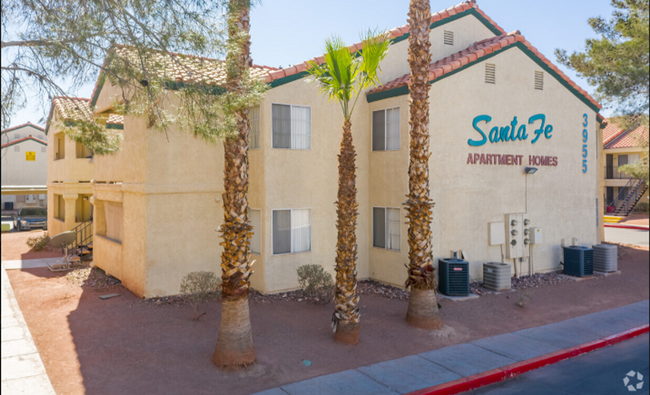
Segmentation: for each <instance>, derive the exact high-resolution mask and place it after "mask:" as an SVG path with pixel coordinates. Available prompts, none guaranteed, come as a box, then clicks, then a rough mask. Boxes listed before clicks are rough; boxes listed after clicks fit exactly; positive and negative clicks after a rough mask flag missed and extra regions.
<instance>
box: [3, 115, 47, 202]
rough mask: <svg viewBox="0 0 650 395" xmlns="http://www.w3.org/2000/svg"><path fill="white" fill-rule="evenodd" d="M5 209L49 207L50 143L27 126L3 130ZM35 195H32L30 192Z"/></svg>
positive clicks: (39, 130) (39, 129)
mask: <svg viewBox="0 0 650 395" xmlns="http://www.w3.org/2000/svg"><path fill="white" fill-rule="evenodd" d="M0 160H1V161H2V162H1V167H2V210H17V209H19V208H21V207H24V206H40V207H45V206H46V205H47V197H46V196H47V195H46V192H45V184H46V182H47V141H46V140H45V132H44V131H43V128H41V127H39V126H36V125H33V124H31V123H26V124H24V125H20V126H16V127H13V128H9V129H6V130H3V131H2V159H0ZM30 192H31V193H30Z"/></svg>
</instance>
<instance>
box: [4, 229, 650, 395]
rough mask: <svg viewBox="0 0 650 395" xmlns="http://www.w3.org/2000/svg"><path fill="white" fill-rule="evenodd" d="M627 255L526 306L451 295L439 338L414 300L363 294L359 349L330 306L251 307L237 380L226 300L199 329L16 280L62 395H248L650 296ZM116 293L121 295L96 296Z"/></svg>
mask: <svg viewBox="0 0 650 395" xmlns="http://www.w3.org/2000/svg"><path fill="white" fill-rule="evenodd" d="M3 241H4V240H3ZM622 248H626V253H625V254H624V255H623V257H624V259H623V260H622V261H621V262H620V268H621V270H622V274H621V275H618V276H610V277H606V278H601V279H597V280H596V279H594V280H589V281H581V282H563V283H559V284H553V285H542V286H539V287H538V288H535V289H533V290H532V300H531V301H529V302H528V303H527V305H526V307H525V308H520V307H517V306H516V305H515V302H516V299H517V296H516V294H515V293H510V294H501V295H485V296H482V297H481V298H480V299H478V300H471V301H466V302H451V301H449V300H444V299H443V300H441V301H440V303H441V305H442V309H441V315H442V319H443V321H444V324H445V326H444V327H443V329H442V330H439V331H433V332H430V331H426V330H421V329H416V328H413V327H411V326H409V325H408V324H407V323H406V321H405V316H406V309H407V305H408V303H407V302H406V301H403V300H399V299H388V298H384V297H381V296H378V295H362V296H361V314H362V315H361V334H360V343H359V344H358V345H356V346H346V345H341V344H338V343H336V342H335V341H334V339H333V334H332V331H331V329H330V320H331V316H332V311H333V304H331V303H330V304H328V305H318V304H314V303H306V302H304V301H303V302H298V301H281V300H270V301H268V302H266V303H263V302H257V301H251V304H250V310H251V320H252V326H253V337H254V341H255V347H256V353H257V357H258V363H257V364H255V365H253V366H251V367H249V368H248V369H246V370H242V371H236V372H223V371H220V370H218V369H217V368H215V367H214V366H213V365H212V362H211V357H212V354H213V352H214V348H215V345H216V341H217V332H218V329H219V312H220V303H219V302H212V303H210V304H208V305H207V307H208V309H207V311H208V314H207V315H206V316H204V317H203V318H202V319H201V320H200V321H191V317H192V308H191V306H189V305H187V304H183V305H180V304H178V305H177V304H175V303H161V304H160V305H156V304H153V303H142V301H141V300H140V299H138V298H137V297H135V296H134V295H133V294H131V293H130V292H129V291H128V290H126V289H124V288H123V287H122V286H118V287H116V288H114V289H111V290H110V291H108V292H96V291H93V290H92V289H89V288H87V287H86V288H83V287H79V286H76V285H72V284H70V283H69V282H68V280H67V279H66V277H65V276H66V274H65V273H64V274H54V273H51V272H50V271H49V270H47V269H31V270H23V271H18V270H10V271H8V275H9V278H10V281H11V284H12V286H13V288H14V292H15V294H16V298H17V300H18V304H19V306H20V308H21V309H22V311H23V314H24V316H25V319H26V321H27V324H28V326H29V329H30V331H31V333H32V336H33V337H34V340H35V342H36V346H37V347H38V349H39V351H40V353H41V357H42V359H43V363H44V364H45V368H46V370H47V373H48V375H49V377H50V380H51V381H52V384H53V386H54V389H55V390H56V392H57V393H59V394H97V395H102V394H111V395H112V394H138V393H141V394H157V393H175V394H177V393H191V394H214V393H225V394H249V393H253V392H257V391H262V390H265V389H269V388H273V387H277V386H279V385H283V384H288V383H292V382H296V381H300V380H305V379H309V378H312V377H317V376H321V375H324V374H330V373H335V372H340V371H343V370H347V369H353V368H357V367H359V366H366V365H370V364H374V363H378V362H381V361H386V360H391V359H395V358H400V357H403V356H406V355H412V354H417V353H421V352H425V351H429V350H434V349H437V348H441V347H445V346H449V345H452V344H457V343H464V342H468V341H472V340H475V339H480V338H483V337H488V336H493V335H498V334H502V333H507V332H512V331H515V330H520V329H525V328H530V327H535V326H539V325H543V324H548V323H552V322H557V321H562V320H565V319H568V318H571V317H575V316H581V315H585V314H589V313H593V312H597V311H602V310H606V309H611V308H615V307H620V306H624V305H627V304H630V303H634V302H639V301H642V300H646V299H648V298H649V279H648V278H649V274H650V273H649V270H648V249H647V248H645V249H641V248H635V249H632V248H627V247H622ZM106 293H119V294H121V296H120V297H117V298H113V299H108V300H100V299H99V298H98V296H99V295H102V294H106ZM303 360H309V361H311V362H312V364H311V366H305V364H304V363H303Z"/></svg>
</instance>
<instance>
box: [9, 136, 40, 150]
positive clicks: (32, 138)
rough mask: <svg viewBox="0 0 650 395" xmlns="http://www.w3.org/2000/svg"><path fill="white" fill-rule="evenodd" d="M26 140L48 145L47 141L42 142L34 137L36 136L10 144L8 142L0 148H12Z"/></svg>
mask: <svg viewBox="0 0 650 395" xmlns="http://www.w3.org/2000/svg"><path fill="white" fill-rule="evenodd" d="M26 140H34V141H36V142H37V143H41V144H45V145H47V141H45V140H41V139H39V138H36V137H34V136H27V137H23V138H21V139H18V140H14V141H10V142H8V143H6V144H2V146H1V147H0V148H5V147H10V146H12V145H15V144H19V143H22V142H23V141H26Z"/></svg>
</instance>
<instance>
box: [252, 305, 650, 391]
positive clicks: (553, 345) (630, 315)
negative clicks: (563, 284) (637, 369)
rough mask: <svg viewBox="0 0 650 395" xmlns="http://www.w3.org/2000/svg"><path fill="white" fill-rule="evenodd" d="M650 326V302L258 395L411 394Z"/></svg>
mask: <svg viewBox="0 0 650 395" xmlns="http://www.w3.org/2000/svg"><path fill="white" fill-rule="evenodd" d="M649 320H650V309H649V301H647V300H646V301H643V302H639V303H635V304H631V305H628V306H623V307H619V308H616V309H612V310H607V311H602V312H599V313H594V314H589V315H586V316H582V317H576V318H572V319H569V320H566V321H561V322H557V323H554V324H548V325H544V326H540V327H536V328H530V329H524V330H521V331H517V332H513V333H507V334H503V335H499V336H493V337H489V338H485V339H480V340H477V341H473V342H471V343H466V344H459V345H456V346H451V347H446V348H442V349H439V350H435V351H430V352H425V353H422V354H419V355H412V356H408V357H405V358H400V359H395V360H392V361H386V362H381V363H378V364H375V365H371V366H364V367H360V368H358V369H354V370H348V371H345V372H341V373H335V374H330V375H327V376H321V377H316V378H313V379H310V380H305V381H301V382H298V383H293V384H287V385H283V386H281V387H278V388H273V389H270V390H267V391H263V392H259V393H257V395H287V394H290V395H298V394H314V395H330V394H356V395H364V394H367V395H370V394H378V395H381V394H390V395H396V394H406V393H409V392H412V391H416V390H420V389H423V388H428V387H432V386H434V385H438V384H443V383H446V382H449V381H453V380H456V379H459V378H462V377H468V376H471V375H475V374H478V373H482V372H486V371H489V370H492V369H496V368H500V367H503V366H506V365H510V364H513V363H517V362H521V361H525V360H528V359H531V358H535V357H539V356H542V355H545V354H549V353H552V352H556V351H560V350H562V349H567V348H571V347H575V346H578V345H581V344H584V343H588V342H592V341H595V340H598V339H601V338H603V337H607V336H612V335H615V334H618V333H620V332H624V331H627V330H630V329H633V328H636V327H639V326H641V325H645V324H648V322H649Z"/></svg>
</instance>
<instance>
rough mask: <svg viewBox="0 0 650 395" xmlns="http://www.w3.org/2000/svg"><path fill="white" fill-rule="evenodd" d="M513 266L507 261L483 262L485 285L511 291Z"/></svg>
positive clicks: (494, 288) (496, 289) (497, 289)
mask: <svg viewBox="0 0 650 395" xmlns="http://www.w3.org/2000/svg"><path fill="white" fill-rule="evenodd" d="M511 278H512V274H511V266H510V265H508V264H507V263H501V262H488V263H484V264H483V286H484V287H485V288H487V289H491V290H494V291H499V292H502V291H509V290H510V289H511V286H512V282H511Z"/></svg>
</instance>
